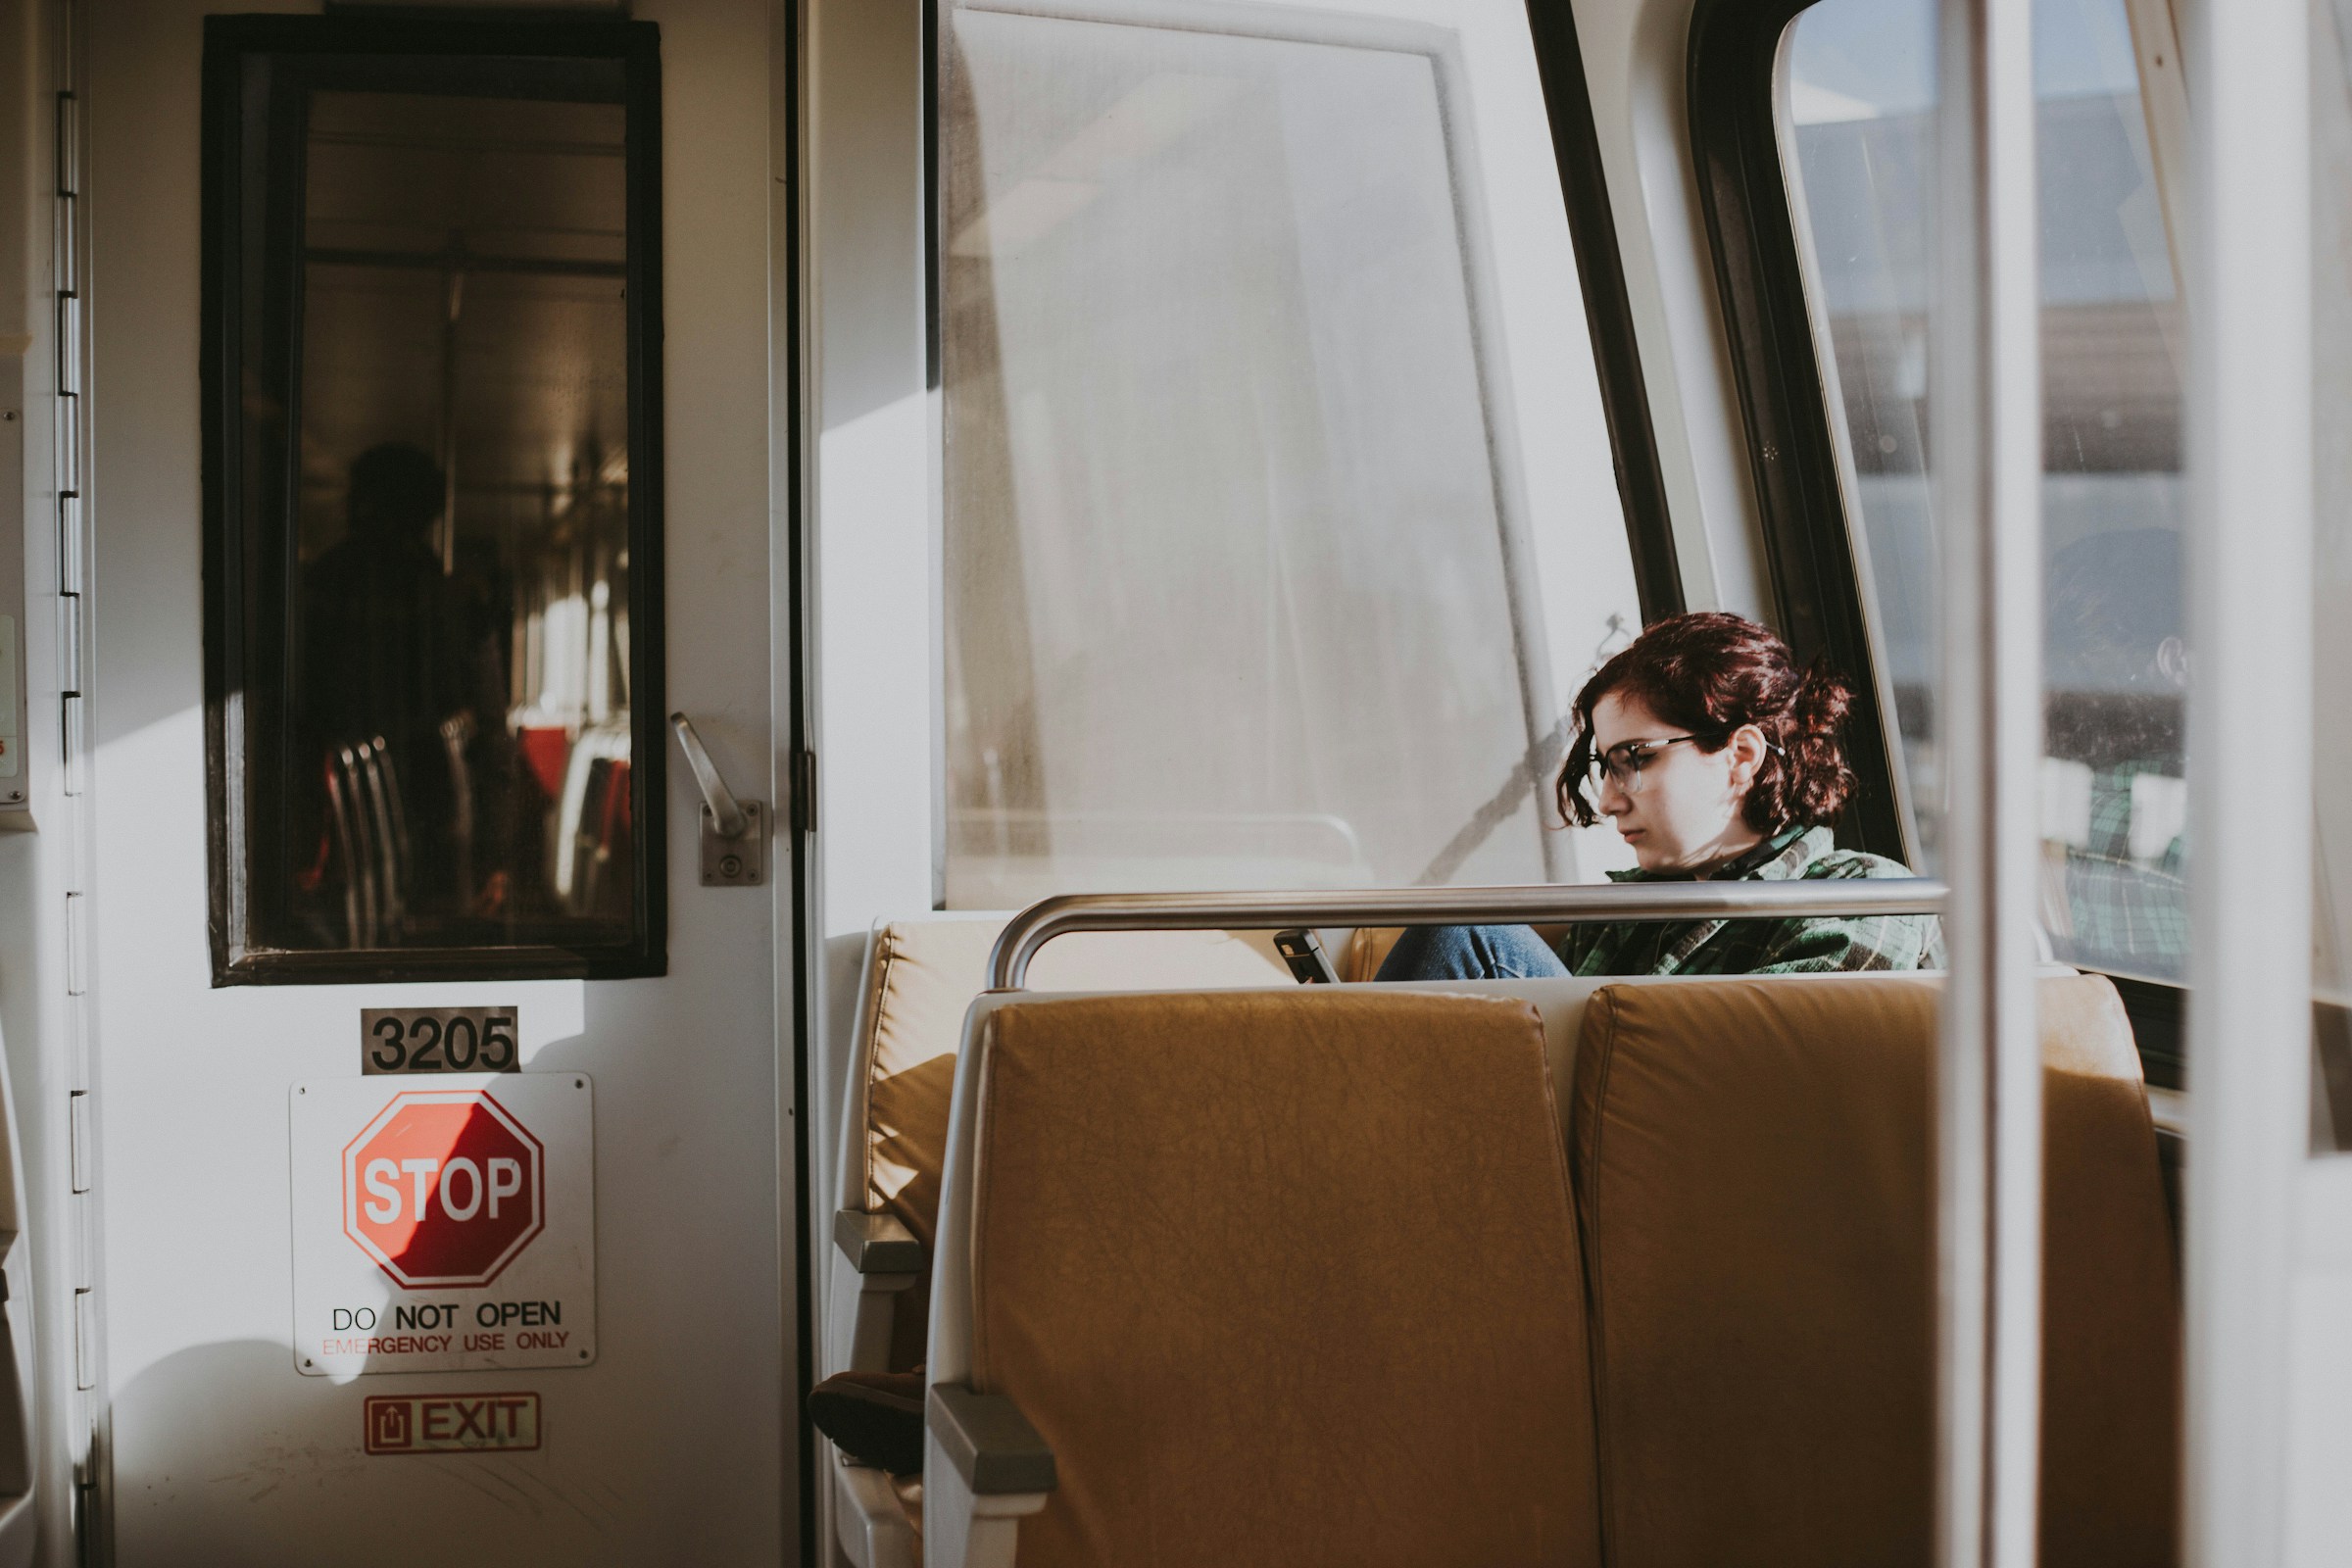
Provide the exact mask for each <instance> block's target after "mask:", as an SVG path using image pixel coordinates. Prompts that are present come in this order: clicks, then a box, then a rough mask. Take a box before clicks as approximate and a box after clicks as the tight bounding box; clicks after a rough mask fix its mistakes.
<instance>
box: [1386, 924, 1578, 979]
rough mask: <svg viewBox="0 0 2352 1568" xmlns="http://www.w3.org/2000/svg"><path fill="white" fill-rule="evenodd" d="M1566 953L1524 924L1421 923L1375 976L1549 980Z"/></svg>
mask: <svg viewBox="0 0 2352 1568" xmlns="http://www.w3.org/2000/svg"><path fill="white" fill-rule="evenodd" d="M1567 972H1568V966H1567V965H1566V964H1564V963H1562V962H1561V961H1560V956H1559V955H1558V954H1556V953H1554V952H1552V951H1551V949H1550V948H1548V947H1546V946H1545V945H1544V939H1543V938H1542V937H1540V936H1538V935H1536V934H1535V932H1533V931H1532V930H1530V929H1528V928H1527V927H1526V926H1523V925H1416V926H1407V927H1406V928H1405V932H1404V935H1402V936H1400V937H1398V938H1397V945H1396V946H1395V947H1393V948H1391V949H1390V950H1389V956H1388V957H1387V958H1385V959H1383V960H1382V961H1381V965H1380V973H1378V974H1377V975H1374V976H1373V978H1374V979H1375V980H1549V979H1553V978H1556V977H1558V976H1561V975H1565V974H1566V973H1567Z"/></svg>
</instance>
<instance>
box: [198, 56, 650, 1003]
mask: <svg viewBox="0 0 2352 1568" xmlns="http://www.w3.org/2000/svg"><path fill="white" fill-rule="evenodd" d="M654 50H655V40H654V36H653V29H652V28H650V27H642V26H640V27H630V26H626V25H596V26H548V25H513V24H509V25H484V26H483V27H482V28H479V29H476V28H473V27H467V28H452V27H446V26H432V25H412V24H406V23H400V22H393V21H386V20H381V19H373V20H355V19H350V18H330V19H319V18H298V19H297V18H280V19H261V18H239V19H218V18H216V19H213V20H212V23H211V25H210V27H209V30H208V33H207V52H206V77H207V110H206V141H207V148H206V154H207V157H206V169H207V181H206V190H205V202H206V217H207V236H208V238H207V244H208V250H209V255H208V258H207V268H206V294H207V299H206V319H207V345H206V348H207V353H206V371H207V374H206V388H205V391H206V411H205V412H206V419H207V436H208V442H209V443H210V446H211V451H210V453H209V456H208V461H207V464H206V468H205V473H206V529H207V551H208V556H209V558H210V560H209V565H208V570H207V573H206V586H207V603H206V623H207V690H208V707H209V709H210V724H211V731H210V749H209V758H210V765H211V769H212V786H211V804H212V808H213V812H214V824H215V826H214V844H213V901H214V921H213V932H214V959H215V976H216V980H217V981H219V982H221V983H236V982H248V981H268V980H337V979H410V978H421V977H425V976H429V975H432V974H437V973H466V974H475V975H479V974H488V973H500V974H508V975H515V976H521V975H527V974H633V973H654V972H659V970H660V966H661V928H662V914H661V903H660V897H661V889H662V858H661V834H660V833H659V832H658V831H656V832H643V833H641V832H639V831H638V824H640V823H649V824H658V823H659V822H660V821H661V819H662V818H661V814H660V805H661V793H660V791H661V769H660V768H659V767H658V766H650V767H649V766H640V765H636V763H637V760H639V759H647V758H650V759H654V760H659V759H660V757H661V756H662V750H661V731H660V728H659V718H660V713H661V711H662V702H661V692H660V678H661V677H660V670H661V664H660V650H661V639H660V604H661V600H660V587H659V584H660V581H661V577H660V550H661V530H660V523H659V517H658V515H657V511H656V508H657V506H658V498H659V495H660V489H661V487H660V482H659V476H658V472H657V464H658V460H659V451H660V449H659V445H658V437H659V429H660V423H659V420H660V416H659V407H660V404H659V399H658V396H657V387H656V381H655V375H656V366H655V364H654V361H653V356H652V355H651V354H650V353H649V352H648V350H649V347H650V346H654V345H658V344H659V342H660V332H659V326H658V321H657V319H656V317H655V302H656V301H657V299H658V298H659V293H658V280H657V274H656V271H655V268H656V263H657V257H658V250H659V234H658V228H657V226H656V225H657V221H658V213H659V207H658V196H657V193H656V191H655V190H654V188H653V180H654V173H655V171H656V169H657V168H658V164H657V161H656V160H657V152H658V150H657V147H656V145H655V140H654V137H655V124H656V122H655V118H654V108H655V98H654V94H655V91H656V82H657V70H658V61H657V58H656V55H655V53H654Z"/></svg>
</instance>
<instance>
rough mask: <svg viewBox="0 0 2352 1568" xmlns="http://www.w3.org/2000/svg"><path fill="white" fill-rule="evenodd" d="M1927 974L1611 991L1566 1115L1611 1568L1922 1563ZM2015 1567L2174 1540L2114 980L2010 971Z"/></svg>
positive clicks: (2111, 1556) (2153, 1317) (1929, 1380)
mask: <svg viewBox="0 0 2352 1568" xmlns="http://www.w3.org/2000/svg"><path fill="white" fill-rule="evenodd" d="M1936 1002H1937V986H1936V983H1935V982H1933V981H1926V980H1919V979H1893V978H1889V979H1877V978H1871V979H1841V980H1839V981H1838V982H1836V983H1834V984H1823V983H1819V982H1808V981H1806V980H1802V979H1762V980H1745V981H1731V982H1717V983H1713V984H1707V985H1687V986H1675V985H1659V986H1642V987H1636V986H1611V987H1608V988H1606V989H1604V990H1602V991H1600V992H1599V993H1597V994H1596V995H1595V996H1594V997H1593V1000H1592V1002H1591V1003H1590V1004H1589V1005H1588V1007H1587V1010H1586V1013H1585V1025H1584V1031H1585V1033H1584V1040H1583V1043H1582V1046H1581V1048H1580V1051H1579V1053H1578V1057H1577V1067H1576V1096H1575V1104H1574V1106H1573V1108H1572V1111H1571V1114H1570V1125H1571V1128H1572V1137H1573V1151H1572V1152H1573V1157H1574V1163H1575V1170H1576V1175H1577V1202H1578V1208H1579V1213H1580V1217H1581V1218H1582V1219H1583V1221H1584V1224H1585V1227H1586V1231H1585V1234H1586V1237H1587V1270H1588V1279H1589V1282H1590V1286H1591V1290H1592V1295H1593V1337H1594V1349H1595V1353H1594V1374H1595V1378H1596V1382H1597V1391H1596V1405H1597V1410H1598V1423H1599V1435H1600V1466H1601V1476H1602V1485H1603V1517H1604V1532H1605V1537H1606V1540H1607V1542H1608V1547H1609V1554H1610V1560H1611V1562H1612V1563H1613V1564H1618V1565H1622V1568H1650V1565H1677V1568H1682V1565H1688V1568H1698V1565H1702V1564H1704V1565H1715V1564H1722V1563H1731V1562H1739V1563H1790V1564H1795V1563H1804V1564H1816V1563H1854V1564H1863V1563H1872V1564H1876V1563H1923V1564H1924V1563H1927V1562H1930V1561H1932V1560H1933V1558H1934V1550H1933V1544H1932V1530H1933V1521H1934V1515H1935V1505H1934V1499H1935V1472H1934V1459H1933V1455H1934V1443H1935V1439H1934V1424H1933V1422H1934V1388H1935V1360H1934V1324H1935V1313H1934V1298H1933V1259H1934V1256H1935V1240H1934V1235H1935V1233H1934V1223H1935V1222H1934V1215H1933V1208H1932V1204H1931V1193H1932V1185H1931V1176H1930V1171H1931V1168H1932V1157H1933V1156H1932V1148H1933V1130H1934V1123H1933V1119H1932V1115H1931V1093H1930V1086H1931V1084H1932V1082H1933V1074H1934V1059H1935V1049H1936ZM2040 1004H2041V1027H2042V1037H2043V1059H2044V1062H2045V1071H2044V1079H2043V1082H2044V1092H2045V1095H2046V1101H2045V1104H2046V1107H2047V1123H2046V1128H2047V1138H2046V1144H2047V1156H2046V1157H2047V1167H2046V1168H2047V1174H2048V1185H2047V1189H2046V1192H2047V1200H2046V1203H2045V1208H2046V1220H2045V1224H2046V1233H2045V1234H2046V1244H2047V1245H2046V1259H2045V1270H2046V1272H2045V1319H2046V1326H2045V1334H2046V1340H2045V1355H2044V1378H2043V1434H2044V1435H2043V1448H2042V1493H2041V1546H2042V1550H2041V1561H2042V1562H2043V1563H2045V1564H2052V1565H2059V1564H2104V1563H2115V1564H2160V1563H2170V1562H2173V1561H2175V1560H2176V1559H2177V1551H2178V1544H2177V1541H2176V1534H2175V1520H2174V1515H2175V1511H2176V1499H2177V1495H2178V1474H2177V1460H2176V1458H2175V1454H2176V1451H2177V1447H2178V1442H2179V1433H2180V1410H2179V1354H2180V1347H2179V1341H2180V1323H2179V1308H2178V1301H2177V1296H2176V1280H2175V1273H2174V1264H2173V1257H2172V1243H2171V1236H2170V1232H2169V1229H2168V1226H2167V1223H2166V1219H2165V1210H2164V1197H2163V1193H2162V1190H2161V1187H2160V1184H2159V1180H2158V1173H2157V1163H2156V1148H2155V1139H2154V1132H2153V1129H2152V1128H2151V1126H2150V1124H2149V1121H2148V1113H2147V1108H2146V1104H2145V1101H2144V1097H2143V1096H2142V1093H2141V1089H2140V1084H2139V1076H2138V1059H2137V1056H2136V1054H2134V1053H2133V1051H2132V1047H2131V1033H2130V1029H2129V1025H2128V1024H2127V1023H2126V1021H2125V1018H2124V1013H2123V1007H2122V1005H2121V1003H2120V1002H2119V1001H2118V1000H2117V998H2116V996H2115V992H2114V988H2113V987H2112V986H2110V985H2109V984H2108V983H2107V982H2106V981H2104V980H2102V979H2097V978H2094V977H2080V976H2078V977H2070V978H2065V979H2053V980H2045V981H2042V982H2041V983H2040Z"/></svg>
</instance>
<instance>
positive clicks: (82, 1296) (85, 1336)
mask: <svg viewBox="0 0 2352 1568" xmlns="http://www.w3.org/2000/svg"><path fill="white" fill-rule="evenodd" d="M73 1386H74V1387H75V1388H76V1389H94V1388H96V1387H97V1386H98V1303H97V1302H96V1301H95V1300H94V1299H91V1296H90V1288H89V1287H88V1286H87V1285H76V1286H75V1287H73Z"/></svg>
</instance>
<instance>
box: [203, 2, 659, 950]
mask: <svg viewBox="0 0 2352 1568" xmlns="http://www.w3.org/2000/svg"><path fill="white" fill-rule="evenodd" d="M302 55H328V56H346V57H349V56H362V57H365V56H410V57H416V56H427V57H441V58H448V59H460V60H462V59H466V58H482V57H505V58H517V57H522V58H529V57H537V58H554V59H603V60H614V61H618V62H619V63H620V65H621V69H622V77H623V83H624V85H623V106H624V109H625V112H626V115H627V124H628V140H627V148H626V152H625V160H626V170H627V196H626V227H627V258H628V260H627V277H626V288H627V298H628V312H627V348H628V410H629V475H630V480H629V552H630V606H629V613H630V624H631V631H632V636H631V639H630V651H629V664H630V667H629V681H630V747H631V754H632V756H633V757H635V758H637V759H639V760H640V765H638V766H634V767H632V768H630V769H629V788H630V808H631V811H632V820H633V821H634V822H635V823H636V824H637V830H636V832H635V833H634V834H633V835H632V839H633V845H632V849H633V861H634V863H633V865H632V867H631V870H632V874H633V878H634V882H633V887H632V908H631V922H630V929H631V933H632V934H631V935H630V936H629V938H628V939H626V940H625V941H619V942H611V943H580V944H576V945H554V944H546V945H541V944H530V945H515V946H506V947H427V946H417V947H413V948H412V947H403V948H364V949H340V950H317V949H293V948H286V947H279V946H272V945H270V942H269V940H268V938H269V935H270V925H269V920H270V911H269V910H267V909H262V910H259V911H257V908H256V900H255V895H256V893H257V892H261V893H262V896H263V897H265V898H266V897H268V896H269V895H268V894H267V892H266V891H264V890H266V889H268V888H269V887H270V886H271V885H272V884H271V883H270V882H269V881H268V880H267V878H268V877H269V876H270V873H271V871H272V870H282V867H270V865H269V863H268V855H269V853H270V852H268V851H266V850H265V849H264V846H265V845H266V844H267V843H268V841H269V840H270V838H271V836H272V835H271V834H270V833H269V832H267V831H262V832H257V831H254V829H255V827H256V826H257V825H259V824H273V823H274V822H276V821H277V820H278V819H279V818H278V811H279V808H278V806H277V802H276V799H275V797H274V795H273V793H272V788H273V787H272V786H271V785H270V782H269V780H270V772H271V769H270V768H269V767H266V766H256V765H251V764H252V763H253V762H255V761H258V760H261V759H265V758H268V757H270V756H272V755H274V750H273V749H274V748H275V747H276V746H278V745H279V744H280V742H281V734H280V716H281V713H282V708H283V700H282V697H280V698H277V699H271V700H265V701H261V702H245V701H242V700H241V699H242V696H243V694H244V693H246V692H248V691H251V690H255V689H264V690H267V689H270V683H271V682H273V681H274V682H277V683H278V685H279V686H280V687H282V660H283V650H284V648H285V646H286V639H287V633H288V624H287V622H288V615H287V611H286V605H287V572H288V567H287V565H286V563H285V561H284V560H283V559H276V558H273V557H272V554H271V547H272V546H275V547H277V553H278V556H279V557H282V556H283V553H284V547H285V545H286V544H287V535H286V532H285V530H286V529H287V528H288V527H290V525H291V515H290V513H289V515H287V516H286V517H285V518H283V519H282V520H273V523H272V526H271V528H270V529H269V530H266V531H268V532H271V533H273V534H275V535H276V537H275V538H274V539H258V538H254V537H251V534H252V533H253V532H258V531H265V530H248V528H247V527H246V526H245V522H244V508H243V505H242V502H243V499H244V497H243V491H242V488H241V487H242V485H243V484H244V483H245V482H246V480H247V477H248V476H247V475H246V474H245V472H244V464H243V462H242V451H243V446H244V414H243V405H242V399H241V396H240V387H241V384H242V378H243V342H244V331H245V325H246V322H245V319H244V313H243V310H242V307H241V303H240V300H241V294H242V284H243V281H244V279H243V275H242V273H243V266H244V248H243V245H242V241H241V236H240V234H239V232H238V223H237V217H238V214H239V213H240V211H241V208H242V203H241V200H240V198H241V195H242V189H241V183H242V175H241V170H242V169H243V161H244V153H245V150H246V149H245V141H244V138H245V134H246V127H245V125H244V123H243V97H244V90H243V74H244V70H245V65H246V62H247V61H248V60H249V59H250V58H252V57H255V56H302ZM661 75H662V71H661V31H660V28H659V27H658V26H657V25H655V24H652V23H647V22H627V21H620V20H616V19H605V18H580V17H559V18H548V19H536V18H534V19H527V20H525V19H510V18H484V19H480V20H473V19H468V20H466V22H465V23H464V24H463V25H457V24H453V23H452V22H450V21H448V20H426V19H419V18H417V17H413V16H350V15H338V16H214V17H207V18H206V19H205V34H204V66H203V111H202V168H203V178H202V198H201V199H202V215H203V217H202V232H201V239H200V243H201V247H202V256H203V262H202V273H203V275H202V314H201V318H200V320H201V323H202V333H203V338H202V345H201V351H200V376H201V382H202V388H203V428H202V452H203V463H202V466H203V473H202V489H203V508H204V530H203V545H202V548H203V565H204V678H205V807H206V819H207V833H206V837H207V845H206V853H207V870H208V877H207V881H208V885H209V895H210V907H209V926H210V945H211V952H212V968H213V984H214V985H215V986H234V985H356V984H373V983H381V982H400V981H418V980H453V979H468V980H485V981H506V980H538V979H624V978H632V977H638V976H650V975H661V974H664V973H666V972H667V970H668V929H667V925H668V920H667V917H668V903H667V874H668V866H667V849H666V844H665V839H666V832H665V823H666V804H665V789H664V777H663V774H664V768H663V767H662V759H663V758H664V757H665V756H666V752H665V746H666V741H665V738H664V736H663V733H662V722H663V721H662V715H663V714H664V713H665V712H666V711H667V705H666V702H665V700H664V695H663V658H662V649H663V640H664V632H663V615H662V606H663V597H664V584H663V570H662V492H663V483H662V185H661V173H662V170H661V159H662V122H661ZM273 128H278V129H282V128H283V127H273ZM274 885H275V886H282V885H283V879H282V876H280V877H279V878H278V880H277V882H276V883H275V884H274Z"/></svg>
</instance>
